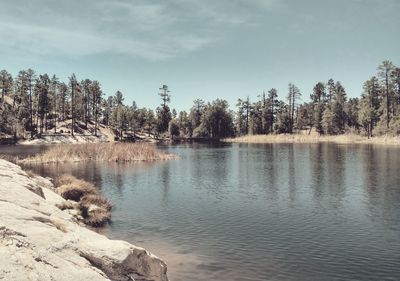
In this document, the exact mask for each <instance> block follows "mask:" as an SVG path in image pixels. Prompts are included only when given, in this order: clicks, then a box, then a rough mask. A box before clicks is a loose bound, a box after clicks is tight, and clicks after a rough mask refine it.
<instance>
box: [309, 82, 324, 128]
mask: <svg viewBox="0 0 400 281" xmlns="http://www.w3.org/2000/svg"><path fill="white" fill-rule="evenodd" d="M310 97H311V101H312V103H313V112H314V114H313V115H314V126H315V128H316V129H317V132H318V133H319V134H323V133H324V129H323V125H322V117H323V113H324V110H325V97H326V93H325V85H324V84H323V83H321V82H319V83H317V84H316V85H315V86H314V89H313V93H312V94H311V96H310Z"/></svg>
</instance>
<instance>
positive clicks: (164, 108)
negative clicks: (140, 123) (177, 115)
mask: <svg viewBox="0 0 400 281" xmlns="http://www.w3.org/2000/svg"><path fill="white" fill-rule="evenodd" d="M169 93H170V91H169V90H168V86H167V85H163V86H162V87H161V88H160V92H159V96H161V100H162V104H161V107H159V108H157V122H158V126H157V128H158V132H159V133H163V132H165V131H167V129H168V125H169V122H170V121H171V119H172V114H171V110H170V108H169V106H168V103H169V102H170V101H171V95H170V94H169Z"/></svg>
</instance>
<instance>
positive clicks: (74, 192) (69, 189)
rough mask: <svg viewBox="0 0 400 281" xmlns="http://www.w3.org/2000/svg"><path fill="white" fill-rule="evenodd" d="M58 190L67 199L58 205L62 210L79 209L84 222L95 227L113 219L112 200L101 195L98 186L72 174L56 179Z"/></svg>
mask: <svg viewBox="0 0 400 281" xmlns="http://www.w3.org/2000/svg"><path fill="white" fill-rule="evenodd" d="M55 186H56V191H57V193H58V194H60V195H61V197H63V198H64V199H66V200H72V201H76V202H78V204H76V203H75V204H74V203H73V202H71V201H66V202H64V203H62V204H59V205H57V207H58V208H59V209H61V210H66V209H77V210H78V211H79V213H80V216H81V217H82V218H83V222H84V223H85V224H87V225H90V226H93V227H100V226H103V225H104V224H106V223H107V222H109V221H110V220H111V208H112V205H111V202H110V201H109V200H107V199H106V198H104V197H102V196H100V195H99V192H98V190H97V188H96V187H95V186H94V185H93V184H91V183H89V182H86V181H83V180H80V179H77V178H75V177H74V176H72V175H62V176H60V177H58V178H57V179H56V180H55Z"/></svg>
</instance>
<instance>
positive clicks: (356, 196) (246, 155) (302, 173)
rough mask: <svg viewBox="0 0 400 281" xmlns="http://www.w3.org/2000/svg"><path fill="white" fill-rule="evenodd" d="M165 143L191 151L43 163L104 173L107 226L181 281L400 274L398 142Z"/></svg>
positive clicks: (83, 174)
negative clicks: (147, 158) (127, 159)
mask: <svg viewBox="0 0 400 281" xmlns="http://www.w3.org/2000/svg"><path fill="white" fill-rule="evenodd" d="M163 149H166V150H169V151H170V152H172V153H175V154H178V155H179V156H180V157H181V159H180V160H173V161H165V162H152V163H136V164H115V163H111V164H104V163H79V164H68V165H62V166H60V165H59V166H54V165H45V166H39V167H34V169H35V170H36V171H38V172H40V173H42V174H44V175H51V176H54V175H56V174H60V173H65V172H67V173H72V174H74V175H75V176H77V177H79V178H84V179H87V180H90V181H93V182H95V183H96V184H97V186H98V187H99V188H100V189H101V192H102V193H103V194H104V195H105V196H106V197H108V198H109V199H110V200H111V201H112V203H113V205H114V209H113V213H112V224H111V225H109V226H108V227H106V228H104V229H103V230H101V232H102V233H104V234H106V235H107V236H109V237H111V238H116V239H124V240H127V241H129V242H132V243H134V244H136V245H139V246H143V247H145V248H147V249H149V250H151V251H152V252H154V253H155V254H157V255H158V256H160V257H161V258H163V259H164V260H165V261H166V262H167V264H168V266H169V269H168V272H169V277H170V278H171V280H173V281H188V280H194V281H197V280H220V281H225V280H238V281H239V280H240V281H243V280H252V281H258V280H260V281H261V280H285V281H294V280H304V281H309V280H349V281H350V280H376V281H378V280H379V281H381V280H400V169H399V168H400V149H399V148H396V147H385V146H371V145H336V144H327V143H325V144H270V145H247V144H226V145H217V146H215V145H214V146H212V145H199V144H193V145H192V144H182V145H177V146H168V147H163ZM19 150H20V149H19ZM1 153H4V147H3V148H1V149H0V154H1Z"/></svg>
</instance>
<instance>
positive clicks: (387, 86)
mask: <svg viewBox="0 0 400 281" xmlns="http://www.w3.org/2000/svg"><path fill="white" fill-rule="evenodd" d="M393 70H394V65H393V63H392V62H391V61H388V60H385V61H383V62H382V64H381V65H380V66H379V67H378V71H379V72H378V76H379V77H380V78H381V80H382V84H383V89H384V93H385V96H384V98H385V101H386V127H387V128H388V129H389V124H390V119H391V117H390V105H391V86H392V83H391V77H392V72H393Z"/></svg>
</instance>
